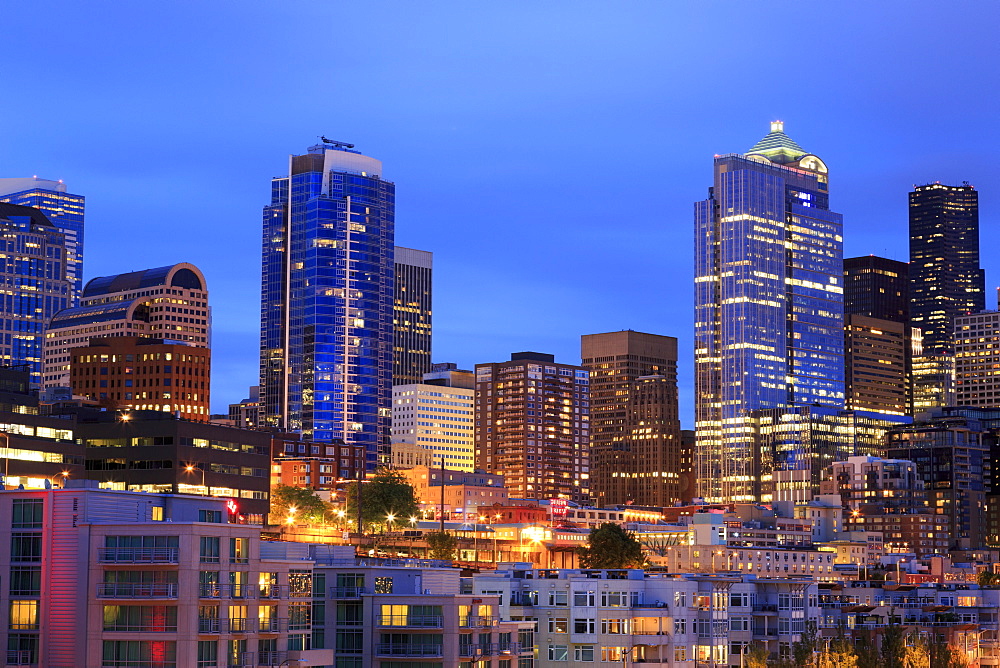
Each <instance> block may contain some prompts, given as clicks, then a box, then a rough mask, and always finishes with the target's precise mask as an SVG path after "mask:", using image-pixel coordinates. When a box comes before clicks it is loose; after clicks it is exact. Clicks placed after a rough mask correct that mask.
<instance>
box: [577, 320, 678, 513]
mask: <svg viewBox="0 0 1000 668" xmlns="http://www.w3.org/2000/svg"><path fill="white" fill-rule="evenodd" d="M580 355H581V357H582V359H583V366H584V367H585V368H586V369H587V370H588V371H589V373H590V462H591V470H590V482H591V496H592V498H593V499H594V501H595V502H596V503H597V504H598V505H602V506H605V505H608V506H610V505H618V504H624V503H638V504H641V505H652V506H669V505H673V504H674V503H677V502H678V501H690V499H691V497H692V496H693V495H694V494H693V492H694V490H693V489H692V471H691V469H692V466H691V459H692V457H693V453H692V452H691V451H690V450H688V449H686V448H685V447H684V442H683V441H682V439H681V425H680V417H679V415H678V410H677V339H676V338H674V337H672V336H660V335H658V334H645V333H643V332H634V331H631V330H626V331H621V332H608V333H605V334H586V335H584V336H583V337H581V353H580Z"/></svg>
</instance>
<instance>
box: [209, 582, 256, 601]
mask: <svg viewBox="0 0 1000 668" xmlns="http://www.w3.org/2000/svg"><path fill="white" fill-rule="evenodd" d="M255 593H257V592H256V587H255V586H254V585H240V584H214V583H206V582H202V583H200V584H199V585H198V598H253V595H254V594H255Z"/></svg>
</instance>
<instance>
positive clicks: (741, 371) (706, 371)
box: [695, 122, 844, 501]
mask: <svg viewBox="0 0 1000 668" xmlns="http://www.w3.org/2000/svg"><path fill="white" fill-rule="evenodd" d="M828 183H829V179H828V172H827V166H826V164H825V163H824V162H823V161H822V160H820V159H819V158H818V157H817V156H815V155H812V154H810V153H808V152H807V151H805V150H803V149H802V148H801V147H799V146H798V144H796V143H795V142H794V141H792V140H791V138H789V137H788V135H786V134H785V133H784V129H783V124H782V123H781V122H775V123H772V124H771V132H770V134H768V135H766V136H765V137H764V138H763V139H762V140H761V141H759V142H758V143H757V144H756V145H755V146H753V148H751V149H750V151H748V152H747V153H746V154H729V155H722V156H718V157H716V159H715V180H714V184H713V186H712V188H711V189H710V191H709V197H708V199H706V200H704V201H701V202H698V203H696V204H695V385H696V404H695V409H696V410H695V421H696V432H697V439H698V442H697V447H696V449H695V465H696V472H697V479H698V483H697V484H698V489H699V494H700V495H701V496H702V497H704V498H705V499H706V500H708V501H720V500H725V501H754V500H757V499H756V497H755V495H756V494H757V490H756V489H755V482H756V481H758V480H760V476H761V471H760V464H761V454H760V453H757V452H754V451H753V449H752V438H750V437H749V436H750V425H749V423H748V420H747V416H748V413H749V412H750V411H754V410H761V409H773V408H779V407H783V406H794V405H820V406H830V407H842V406H843V404H844V344H843V260H842V257H843V238H842V231H841V230H842V222H841V216H840V214H837V213H834V212H833V211H831V210H830V208H829V188H828ZM802 454H803V455H804V454H805V453H802ZM800 459H801V457H800Z"/></svg>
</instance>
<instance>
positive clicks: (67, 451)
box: [0, 366, 84, 490]
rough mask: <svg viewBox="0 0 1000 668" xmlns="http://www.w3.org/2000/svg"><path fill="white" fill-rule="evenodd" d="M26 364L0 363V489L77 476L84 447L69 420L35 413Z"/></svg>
mask: <svg viewBox="0 0 1000 668" xmlns="http://www.w3.org/2000/svg"><path fill="white" fill-rule="evenodd" d="M30 376H31V374H30V372H29V371H28V369H27V368H26V367H23V366H22V367H0V439H2V440H0V459H2V460H3V468H2V469H0V490H3V489H5V488H13V489H16V488H17V487H20V486H21V485H23V486H24V488H25V489H43V488H46V487H52V486H57V487H58V486H61V485H63V484H65V481H66V480H67V479H74V480H75V479H77V478H82V477H83V473H84V468H83V460H84V456H83V446H82V445H80V444H79V443H77V442H76V440H75V438H74V432H75V429H74V427H75V425H74V424H73V422H72V420H68V419H64V418H60V417H53V416H48V415H39V410H38V397H37V395H35V394H33V393H31V392H30V391H29V386H30V382H29V378H30Z"/></svg>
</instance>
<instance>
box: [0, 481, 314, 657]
mask: <svg viewBox="0 0 1000 668" xmlns="http://www.w3.org/2000/svg"><path fill="white" fill-rule="evenodd" d="M0 516H2V517H7V518H10V521H8V522H7V523H4V524H3V525H0V573H2V574H3V580H4V581H5V582H6V583H9V586H4V587H3V588H2V589H0V622H2V623H0V643H2V644H3V646H4V647H5V648H6V650H7V653H6V663H5V665H19V666H51V667H52V668H58V667H65V668H72V667H75V666H123V665H143V666H157V667H160V668H174V667H177V666H192V667H193V666H214V665H228V666H278V665H279V664H281V663H282V662H285V663H284V665H288V662H289V661H290V660H295V661H298V662H299V663H298V665H312V666H316V665H328V664H329V663H331V662H332V660H333V657H332V653H330V654H328V655H325V656H324V655H323V654H322V653H320V652H313V651H309V649H310V643H311V639H312V628H311V623H310V620H311V609H312V596H313V582H312V570H313V565H312V561H310V560H309V554H308V546H305V545H291V544H287V543H265V542H263V541H261V539H260V529H259V527H253V526H246V525H242V524H233V523H231V522H232V519H233V516H232V515H231V514H230V513H229V511H228V509H227V507H226V502H225V501H223V500H221V499H211V498H205V497H190V496H175V495H169V494H136V493H132V492H117V491H110V490H100V489H96V483H87V484H82V481H70V483H69V484H68V485H67V487H66V488H63V489H52V490H44V491H43V490H38V491H16V490H14V491H6V492H0Z"/></svg>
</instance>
